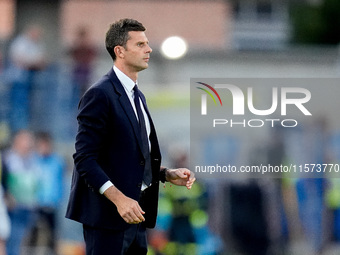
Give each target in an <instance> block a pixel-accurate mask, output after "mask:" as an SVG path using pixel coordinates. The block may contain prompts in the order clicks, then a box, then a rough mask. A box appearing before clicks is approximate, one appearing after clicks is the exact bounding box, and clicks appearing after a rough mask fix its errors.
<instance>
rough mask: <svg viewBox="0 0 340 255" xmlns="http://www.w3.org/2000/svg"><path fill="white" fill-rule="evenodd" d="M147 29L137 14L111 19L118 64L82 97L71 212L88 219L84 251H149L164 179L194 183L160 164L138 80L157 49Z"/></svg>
mask: <svg viewBox="0 0 340 255" xmlns="http://www.w3.org/2000/svg"><path fill="white" fill-rule="evenodd" d="M144 31H145V28H144V26H143V25H142V24H141V23H139V22H138V21H136V20H132V19H123V20H120V21H118V22H115V23H113V24H111V26H110V28H109V30H108V32H107V34H106V48H107V50H108V52H109V54H110V55H111V57H112V59H113V61H114V67H113V68H112V69H111V70H110V71H109V72H108V74H106V75H105V76H103V77H102V78H101V79H100V80H99V81H98V82H97V83H95V84H94V85H93V86H92V87H91V88H90V89H89V90H88V91H87V92H86V93H85V95H84V96H83V98H82V99H81V101H80V103H79V114H78V124H79V127H78V133H77V138H76V144H75V147H76V152H75V154H74V156H73V157H74V162H75V170H74V171H73V178H72V187H71V194H70V199H69V204H68V208H67V213H66V217H67V218H70V219H72V220H75V221H78V222H81V223H82V224H83V230H84V239H85V243H86V254H87V255H106V254H107V255H109V254H110V255H112V254H134V255H139V254H146V253H147V242H146V233H145V230H146V227H149V228H152V227H154V226H155V223H156V216H157V205H158V189H159V181H162V182H165V181H169V182H171V183H173V184H176V185H181V186H186V187H187V188H188V189H190V188H191V186H192V185H193V183H194V181H195V178H194V174H193V173H192V172H191V171H190V170H188V169H185V168H179V169H167V168H165V167H162V166H161V153H160V150H159V145H158V141H157V136H156V131H155V127H154V125H153V122H152V119H151V116H150V113H149V111H148V108H147V106H146V101H145V97H144V95H143V94H142V93H141V92H140V91H139V89H138V86H137V78H138V72H139V71H142V70H144V69H146V68H147V67H148V62H149V58H150V53H151V52H152V49H151V48H150V46H149V42H148V39H147V37H146V35H145V33H144Z"/></svg>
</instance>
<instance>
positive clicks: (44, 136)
mask: <svg viewBox="0 0 340 255" xmlns="http://www.w3.org/2000/svg"><path fill="white" fill-rule="evenodd" d="M35 138H36V140H37V141H42V142H47V143H52V136H51V134H50V133H49V132H46V131H39V132H36V133H35Z"/></svg>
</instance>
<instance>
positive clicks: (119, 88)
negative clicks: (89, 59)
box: [108, 69, 143, 151]
mask: <svg viewBox="0 0 340 255" xmlns="http://www.w3.org/2000/svg"><path fill="white" fill-rule="evenodd" d="M108 76H109V77H110V79H111V81H112V84H113V87H114V89H115V91H116V93H117V94H118V95H119V102H120V104H121V106H122V108H123V110H124V112H125V114H126V115H127V116H128V118H129V120H130V123H131V125H132V128H133V131H134V133H135V136H136V138H137V141H138V144H139V148H140V149H141V151H143V150H142V139H141V135H140V130H139V128H140V127H139V124H138V121H137V118H136V114H135V112H134V110H133V108H132V106H131V103H130V100H129V98H128V96H127V95H126V92H125V89H124V87H123V85H122V84H121V82H120V81H119V79H118V77H117V75H116V74H115V72H114V71H113V69H111V70H110V71H109V73H108Z"/></svg>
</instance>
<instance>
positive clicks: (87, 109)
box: [73, 87, 109, 191]
mask: <svg viewBox="0 0 340 255" xmlns="http://www.w3.org/2000/svg"><path fill="white" fill-rule="evenodd" d="M108 114H109V101H108V98H107V96H106V94H105V92H104V91H103V90H101V89H99V88H96V87H93V88H91V89H90V90H88V91H87V92H86V94H85V95H84V96H83V98H82V100H81V101H80V103H79V114H78V117H77V120H78V133H77V137H76V143H75V149H76V152H75V154H74V155H73V158H74V163H75V168H76V171H77V172H78V173H79V175H80V176H81V177H82V178H83V179H84V180H85V182H86V183H87V184H88V185H90V186H91V187H92V188H94V189H95V190H97V191H98V190H99V189H100V187H101V186H102V185H103V184H104V183H105V182H107V181H109V177H108V176H107V174H106V173H105V172H104V171H103V169H102V168H101V167H100V165H99V164H98V156H99V152H100V150H101V149H102V146H103V143H104V139H105V137H106V136H107V132H108V128H107V121H108Z"/></svg>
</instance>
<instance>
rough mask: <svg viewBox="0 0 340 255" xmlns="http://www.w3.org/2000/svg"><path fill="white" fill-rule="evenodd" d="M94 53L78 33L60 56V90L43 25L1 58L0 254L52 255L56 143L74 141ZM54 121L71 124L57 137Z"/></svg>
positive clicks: (58, 194)
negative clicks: (63, 57) (66, 60)
mask: <svg viewBox="0 0 340 255" xmlns="http://www.w3.org/2000/svg"><path fill="white" fill-rule="evenodd" d="M96 54H97V51H96V48H95V47H94V46H93V45H92V44H91V41H90V37H89V34H88V31H87V29H86V28H85V27H81V28H79V30H78V31H76V36H75V42H74V44H73V45H72V46H71V47H70V48H69V49H67V50H66V52H65V55H67V56H68V57H69V59H70V60H71V61H70V62H71V63H70V64H69V66H68V67H67V68H68V69H69V70H67V72H66V73H67V75H66V77H67V78H66V79H67V82H65V83H66V84H67V86H68V88H67V91H66V92H65V91H61V92H60V91H58V90H60V86H59V84H60V83H61V79H65V78H61V77H60V73H61V72H63V70H64V69H63V70H62V68H61V67H60V65H59V64H57V63H56V61H51V60H49V59H48V48H47V47H46V45H45V44H44V30H43V29H42V27H41V26H39V25H37V24H30V25H28V26H27V27H26V28H25V30H24V31H22V33H20V34H18V35H17V36H15V37H13V39H12V40H10V41H9V42H8V45H7V46H6V47H5V50H3V51H1V53H0V63H1V65H0V77H1V79H0V98H1V108H0V152H1V167H0V178H1V179H0V180H1V186H0V255H19V254H38V253H37V250H36V249H37V247H44V250H43V251H42V252H43V253H42V254H57V242H58V237H57V230H58V224H57V213H58V212H59V211H60V210H61V209H62V201H63V198H64V197H65V194H63V193H64V192H63V191H64V190H65V187H64V177H65V174H66V169H67V167H66V163H65V159H64V157H62V156H60V155H59V154H58V153H56V152H55V150H56V149H55V147H56V146H55V140H60V139H68V140H69V141H71V142H72V141H73V140H74V135H75V131H76V130H75V124H74V123H75V121H76V120H75V114H76V109H77V104H78V101H79V99H80V97H81V95H82V94H83V93H84V92H85V90H86V89H87V88H88V86H89V83H90V79H91V75H92V70H93V61H94V60H95V57H96ZM56 106H58V107H56ZM56 108H57V109H56ZM71 119H73V121H71ZM58 121H62V122H63V123H65V122H70V123H72V124H71V125H67V124H66V125H62V127H61V129H65V127H66V129H65V130H66V131H65V130H62V131H61V132H58V129H56V128H55V127H56V126H59V125H56V123H57V122H58ZM69 143H70V142H69ZM6 250H7V251H6Z"/></svg>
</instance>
